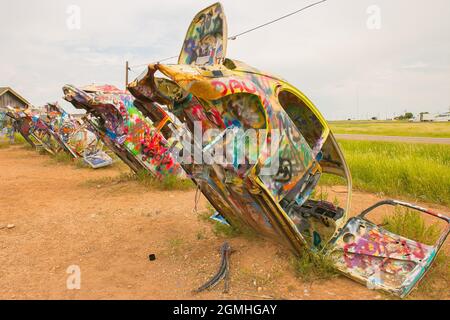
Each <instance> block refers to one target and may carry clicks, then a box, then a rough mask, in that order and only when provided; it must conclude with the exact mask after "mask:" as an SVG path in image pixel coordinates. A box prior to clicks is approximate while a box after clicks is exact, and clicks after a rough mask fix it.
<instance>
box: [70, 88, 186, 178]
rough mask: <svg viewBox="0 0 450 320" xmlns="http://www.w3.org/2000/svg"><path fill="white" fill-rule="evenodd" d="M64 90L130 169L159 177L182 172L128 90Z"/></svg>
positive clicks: (169, 145) (166, 144)
mask: <svg viewBox="0 0 450 320" xmlns="http://www.w3.org/2000/svg"><path fill="white" fill-rule="evenodd" d="M63 91H64V98H65V99H66V100H67V101H69V102H71V103H72V104H73V105H74V106H75V107H76V108H79V109H84V110H86V111H87V114H88V115H87V116H86V118H85V121H87V122H88V123H89V124H90V126H91V128H93V130H94V131H95V132H96V133H97V135H98V136H99V137H101V139H102V140H103V141H104V142H105V144H106V145H107V146H108V147H109V148H110V149H111V150H113V151H114V152H115V153H116V154H117V155H118V156H119V157H120V158H121V159H122V160H123V161H124V162H125V163H126V164H127V165H128V166H129V167H130V168H131V169H132V170H133V171H135V172H139V171H141V170H145V171H147V172H150V173H151V174H152V175H154V176H155V177H157V178H159V179H162V178H164V177H165V176H167V175H180V176H181V175H182V174H183V171H182V169H181V167H180V165H179V164H178V163H177V162H176V161H174V159H173V158H172V155H171V152H170V147H171V144H170V141H168V140H166V139H165V138H164V136H163V135H162V134H161V132H160V130H159V128H158V127H155V126H154V125H153V124H152V123H151V121H149V120H148V119H146V118H145V117H144V115H143V114H142V113H141V112H140V111H139V110H138V109H137V108H136V107H135V106H134V98H133V96H132V95H131V94H130V93H128V92H125V91H122V90H120V89H118V88H116V87H114V86H111V85H105V86H96V85H89V86H86V87H82V88H77V87H75V86H72V85H66V86H64V88H63Z"/></svg>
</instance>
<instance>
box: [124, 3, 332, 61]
mask: <svg viewBox="0 0 450 320" xmlns="http://www.w3.org/2000/svg"><path fill="white" fill-rule="evenodd" d="M326 1H328V0H321V1H317V2H314V3H311V4H309V5H307V6H305V7H303V8H300V9H298V10H295V11H293V12H291V13H288V14H286V15H284V16H281V17H279V18H276V19H274V20H271V21H269V22H266V23H263V24H261V25H259V26H256V27H254V28H251V29H248V30H245V31H243V32H241V33H238V34H236V35H234V36H231V37H228V40H236V39H237V38H238V37H240V36H242V35H244V34H247V33H250V32H253V31H255V30H258V29H261V28H263V27H266V26H268V25H270V24H273V23H275V22H278V21H280V20H283V19H286V18H288V17H290V16H293V15H295V14H297V13H300V12H302V11H305V10H307V9H309V8H311V7H314V6H317V5H319V4H321V3H324V2H326ZM175 58H178V55H176V56H171V57H167V58H164V59H161V60H158V61H155V62H158V63H159V62H164V61H167V60H171V59H175ZM148 65H149V63H143V64H139V65H134V66H130V67H129V68H130V69H132V68H140V67H144V66H148Z"/></svg>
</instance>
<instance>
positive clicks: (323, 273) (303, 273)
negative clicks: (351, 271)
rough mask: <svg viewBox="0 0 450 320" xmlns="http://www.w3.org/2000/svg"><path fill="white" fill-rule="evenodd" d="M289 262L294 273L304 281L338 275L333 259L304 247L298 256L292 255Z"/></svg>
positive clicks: (325, 278)
mask: <svg viewBox="0 0 450 320" xmlns="http://www.w3.org/2000/svg"><path fill="white" fill-rule="evenodd" d="M291 263H292V265H293V267H294V270H295V273H296V275H297V276H298V277H299V278H301V279H302V280H303V281H306V282H313V281H317V280H327V279H331V278H333V277H337V276H338V272H337V270H336V269H335V267H334V262H333V260H332V259H331V258H330V257H329V256H327V255H322V254H317V253H314V252H312V251H311V250H308V249H306V248H305V249H304V250H303V251H302V253H301V255H300V256H298V257H293V258H292V260H291Z"/></svg>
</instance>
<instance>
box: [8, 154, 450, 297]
mask: <svg viewBox="0 0 450 320" xmlns="http://www.w3.org/2000/svg"><path fill="white" fill-rule="evenodd" d="M124 171H127V169H126V167H125V166H124V165H115V166H113V167H111V168H106V169H100V170H92V169H88V168H78V167H76V166H75V165H70V164H58V163H56V162H55V161H54V160H52V159H51V158H50V157H49V156H47V155H40V154H39V153H37V152H35V151H33V150H30V149H27V148H24V147H22V146H15V147H10V148H8V149H2V150H0V206H1V211H0V298H1V299H264V298H275V299H390V298H392V297H390V296H387V295H385V294H383V293H380V292H377V291H372V290H369V289H367V288H366V287H365V286H363V285H361V284H358V283H356V282H354V281H352V280H350V279H347V278H345V277H343V276H339V277H337V278H334V279H332V280H327V281H317V282H313V283H307V282H303V281H302V280H301V278H299V277H297V276H296V275H295V271H294V268H293V266H292V263H291V262H290V259H291V254H290V253H289V252H288V251H287V250H286V249H284V248H283V247H280V246H278V245H276V244H274V243H272V242H269V241H266V240H262V239H246V238H241V237H235V238H231V239H227V240H228V241H229V242H230V244H231V246H232V247H233V248H234V249H235V250H236V251H235V252H234V253H233V254H232V256H231V291H230V293H229V294H224V293H222V289H223V285H222V284H220V285H219V286H217V287H216V288H214V289H213V290H212V291H209V292H204V293H201V294H193V293H192V290H193V289H195V288H197V287H199V286H200V285H201V284H203V283H204V282H205V281H206V280H208V279H209V278H210V277H211V276H212V275H213V274H214V273H215V272H216V271H217V268H218V264H219V260H220V256H219V248H220V246H221V245H222V243H223V242H224V238H222V237H220V236H217V235H215V234H214V233H213V232H212V224H211V223H209V222H208V221H204V219H200V218H199V217H198V216H196V214H195V213H193V207H194V196H195V191H194V190H193V191H159V190H154V189H148V188H145V187H144V186H142V185H139V184H138V183H136V182H133V181H129V182H122V183H117V184H113V185H111V184H106V183H104V184H102V183H101V182H98V181H101V179H102V178H105V177H114V176H117V175H119V174H120V173H121V172H124ZM329 192H330V194H331V196H336V197H338V198H339V197H342V196H341V192H340V190H339V189H331V190H330V191H329ZM379 199H381V198H379V197H377V196H376V195H373V194H366V193H360V192H356V193H354V197H353V202H352V203H353V207H352V214H355V213H358V212H360V211H361V210H362V209H363V208H365V207H367V206H369V205H371V204H373V203H374V202H376V201H378V200H379ZM427 206H429V207H431V208H434V209H435V210H438V211H441V212H444V213H446V214H449V213H450V209H448V208H444V207H441V206H435V205H429V204H427ZM202 210H206V201H205V200H204V199H201V201H200V204H199V211H202ZM8 224H14V227H13V228H7V227H5V226H6V225H8ZM447 242H448V241H447ZM447 247H448V245H447V246H446V248H447ZM446 250H447V249H446ZM149 254H155V255H156V260H155V261H149V259H148V256H149ZM71 265H77V266H79V267H80V270H81V288H80V290H68V289H67V286H66V281H67V278H68V276H69V275H68V273H67V268H68V267H69V266H71ZM424 281H426V278H425V280H424ZM411 297H412V298H415V299H422V298H436V295H433V296H429V295H428V294H425V293H419V292H416V293H414V294H413V295H412V296H411ZM438 297H439V298H446V299H448V298H449V297H450V296H449V294H448V291H447V292H445V290H444V292H441V293H440V294H439V295H438Z"/></svg>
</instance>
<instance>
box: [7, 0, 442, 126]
mask: <svg viewBox="0 0 450 320" xmlns="http://www.w3.org/2000/svg"><path fill="white" fill-rule="evenodd" d="M314 1H315V0H309V1H307V0H279V1H265V0H260V1H238V0H223V1H222V4H223V5H224V8H225V13H226V15H227V19H228V26H229V34H230V35H232V34H235V33H239V32H241V31H243V30H246V29H249V28H251V27H253V26H256V25H258V24H261V23H264V22H267V21H268V20H271V19H274V18H277V17H279V16H282V15H284V14H287V13H289V12H291V11H294V10H296V9H299V8H301V7H303V6H305V5H307V4H309V3H312V2H314ZM212 3H214V2H213V1H203V0H196V1H190V0H164V1H163V0H161V1H160V0H145V1H144V0H142V1H141V0H128V1H124V0H95V1H93V0H90V1H89V0H86V1H76V0H70V1H66V0H39V1H29V0H1V8H2V9H1V14H0V43H1V46H0V86H11V87H13V88H14V89H16V90H17V91H18V92H20V93H21V94H22V95H23V96H25V97H26V98H27V99H28V100H29V101H30V102H31V103H33V104H34V105H38V106H39V105H43V104H45V103H46V102H48V101H56V100H60V101H61V100H62V99H61V96H62V90H61V87H62V86H63V85H64V84H66V83H70V84H74V85H85V84H90V83H99V84H103V83H108V84H114V85H116V86H119V87H123V86H124V69H125V67H124V64H125V61H126V60H129V61H130V63H131V64H132V65H139V64H142V63H147V62H152V61H155V60H158V59H161V58H164V57H168V56H173V55H177V54H178V53H179V51H180V48H181V45H182V42H183V38H184V35H185V33H186V29H187V27H188V25H189V23H190V21H191V19H192V18H193V16H194V15H195V13H196V12H197V11H199V10H200V9H202V8H204V7H206V6H208V5H210V4H212ZM70 5H77V6H78V7H79V8H80V9H81V20H80V21H81V25H80V29H71V28H69V27H68V23H67V22H68V20H69V22H73V20H70V17H71V15H70V14H69V13H67V9H68V7H69V6H70ZM373 5H375V6H376V7H373ZM370 6H372V7H371V8H370ZM374 8H375V9H374ZM368 9H369V11H368ZM377 9H379V10H380V15H379V17H380V20H378V19H377V18H378V15H377ZM368 12H369V13H368ZM449 14H450V1H449V0H432V1H425V0H372V1H366V0H328V2H325V3H324V4H321V5H319V6H316V7H314V8H311V9H309V10H308V11H305V12H303V13H300V14H299V15H294V16H292V17H290V18H287V19H285V20H282V21H280V22H278V23H276V24H274V25H271V26H269V27H267V28H264V29H260V30H258V31H255V32H253V33H250V34H247V35H245V36H242V37H241V38H238V39H237V40H235V41H230V42H229V44H228V54H227V56H228V57H230V58H234V59H237V60H242V61H245V62H246V63H248V64H250V65H253V66H255V67H257V68H260V69H262V70H265V71H268V72H271V73H274V74H277V75H279V76H281V77H282V78H284V79H286V80H288V81H289V82H291V83H292V84H293V85H295V86H296V87H297V88H299V89H300V90H301V91H303V92H304V93H305V94H306V95H307V96H308V97H309V98H310V99H311V100H312V101H313V102H314V103H315V105H316V106H317V107H318V108H319V110H321V112H322V113H323V114H324V115H325V117H326V118H327V119H330V120H333V119H347V118H350V117H351V118H355V117H360V118H366V117H371V116H378V117H380V118H382V119H384V118H386V117H392V116H393V115H394V114H400V113H402V112H404V111H405V110H408V111H411V112H414V113H417V112H420V111H429V112H443V111H448V110H449V107H450V18H449ZM368 20H369V26H370V28H369V27H368ZM378 21H380V24H379V27H380V29H376V28H374V27H377V22H378ZM69 25H72V26H73V24H70V23H69ZM140 71H142V67H141V68H140V69H139V68H138V69H135V70H133V72H132V73H131V74H130V78H132V79H133V78H134V77H136V76H137V75H138V73H139V72H140ZM63 105H64V107H65V108H66V109H68V110H69V111H73V110H74V109H73V108H71V107H70V105H69V104H67V103H63Z"/></svg>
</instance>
